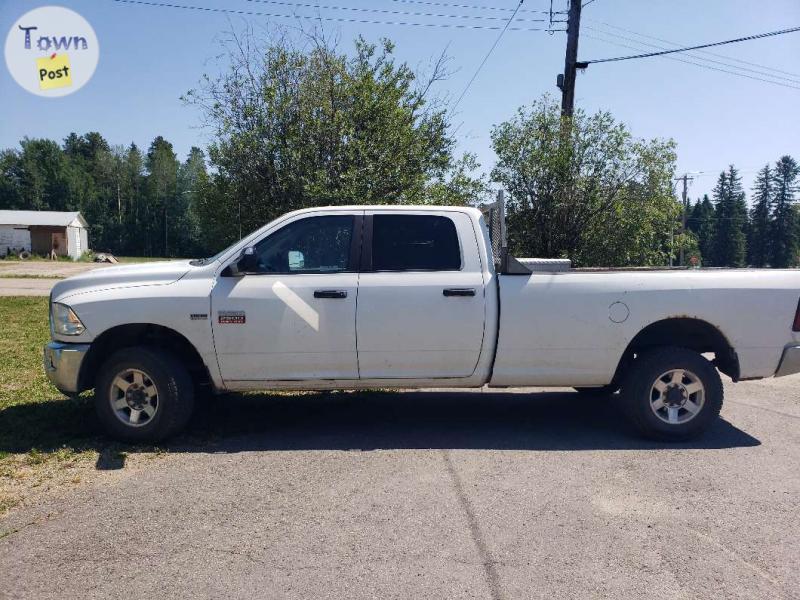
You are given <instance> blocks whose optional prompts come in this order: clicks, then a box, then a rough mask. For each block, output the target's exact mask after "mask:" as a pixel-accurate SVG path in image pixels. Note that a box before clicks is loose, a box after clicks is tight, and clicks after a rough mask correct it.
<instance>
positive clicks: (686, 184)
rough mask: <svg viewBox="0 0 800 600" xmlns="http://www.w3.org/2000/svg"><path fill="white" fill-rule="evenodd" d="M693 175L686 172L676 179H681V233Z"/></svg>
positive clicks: (682, 263) (684, 231)
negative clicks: (690, 175)
mask: <svg viewBox="0 0 800 600" xmlns="http://www.w3.org/2000/svg"><path fill="white" fill-rule="evenodd" d="M693 179H694V177H689V174H688V173H684V174H683V177H678V181H683V194H681V233H686V211H687V209H688V208H689V198H688V196H687V195H688V193H689V181H690V180H693ZM678 264H679V265H680V266H684V256H683V246H682V245H681V256H680V262H679V263H678Z"/></svg>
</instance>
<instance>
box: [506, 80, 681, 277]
mask: <svg viewBox="0 0 800 600" xmlns="http://www.w3.org/2000/svg"><path fill="white" fill-rule="evenodd" d="M565 128H566V129H565ZM565 138H566V141H565ZM492 146H493V148H494V151H495V153H496V154H497V163H496V166H495V168H494V170H493V171H492V179H493V180H494V181H496V182H498V183H500V184H501V185H502V186H503V187H504V188H505V189H506V190H508V191H509V193H510V195H511V198H510V201H509V203H508V235H509V246H510V248H511V250H512V252H514V253H516V254H517V255H525V256H539V257H562V256H565V257H569V258H570V259H572V260H573V262H574V263H575V264H577V265H596V266H613V265H651V264H664V263H665V262H667V261H668V259H669V255H670V253H671V252H672V251H673V250H674V248H671V247H670V237H671V236H670V234H671V233H672V232H673V231H674V229H675V228H676V226H677V220H678V217H679V215H680V211H681V205H680V203H679V202H678V201H677V200H676V199H675V198H674V196H673V191H672V178H673V174H674V170H675V169H674V166H675V152H674V143H673V142H671V141H663V140H653V141H643V140H637V139H634V138H633V137H632V135H631V134H630V132H629V131H628V130H627V128H626V127H625V126H624V125H623V124H621V123H617V122H616V121H615V120H614V118H613V117H612V116H611V115H610V114H609V113H606V112H598V113H596V114H594V115H587V114H585V113H584V112H583V111H580V110H579V111H576V113H575V115H574V117H573V118H572V119H569V120H567V121H566V122H564V121H562V117H561V111H560V107H559V105H558V104H557V103H556V102H555V101H554V100H553V99H552V98H550V97H547V96H546V97H544V98H543V99H541V100H539V101H537V102H535V103H534V104H533V105H532V106H530V107H527V108H526V107H523V108H520V109H519V111H518V112H517V115H516V116H515V117H514V118H513V119H512V120H510V121H507V122H505V123H501V124H500V125H498V126H496V127H495V128H494V129H493V131H492Z"/></svg>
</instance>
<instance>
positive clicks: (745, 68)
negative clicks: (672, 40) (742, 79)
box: [587, 26, 800, 85]
mask: <svg viewBox="0 0 800 600" xmlns="http://www.w3.org/2000/svg"><path fill="white" fill-rule="evenodd" d="M587 29H590V30H592V31H596V32H598V33H602V34H603V35H611V36H614V37H615V38H619V39H621V40H627V41H629V42H633V43H634V44H638V45H639V46H640V47H641V46H648V47H650V48H658V49H660V50H665V48H664V46H659V45H657V44H651V43H649V42H643V41H641V40H636V39H632V38H629V37H626V36H624V35H620V34H618V33H613V32H610V31H605V30H603V29H598V28H596V27H591V26H589V27H587ZM686 56H690V57H691V58H694V59H695V60H702V61H706V62H710V63H713V64H716V65H722V66H724V67H730V68H731V69H737V70H740V71H748V72H750V73H756V74H757V75H763V76H764V77H772V78H773V79H780V80H783V81H788V82H790V83H795V84H798V85H800V76H797V78H796V79H792V78H789V77H785V76H783V75H773V74H772V73H770V72H768V71H761V70H758V69H751V68H749V67H740V66H738V65H732V64H730V63H726V62H723V61H721V60H714V59H713V58H705V57H703V56H696V55H695V54H687V55H686Z"/></svg>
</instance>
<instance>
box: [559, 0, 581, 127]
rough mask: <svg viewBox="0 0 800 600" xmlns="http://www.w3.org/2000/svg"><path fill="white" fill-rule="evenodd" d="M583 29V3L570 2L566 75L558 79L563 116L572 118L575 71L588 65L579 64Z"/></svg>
mask: <svg viewBox="0 0 800 600" xmlns="http://www.w3.org/2000/svg"><path fill="white" fill-rule="evenodd" d="M580 29H581V1H580V0H570V3H569V14H568V16H567V53H566V56H565V57H564V73H563V74H562V75H559V77H558V88H559V89H560V90H561V115H562V116H564V117H571V116H572V111H573V108H574V107H575V71H576V70H577V69H585V68H586V66H587V65H586V63H579V62H578V35H579V33H580Z"/></svg>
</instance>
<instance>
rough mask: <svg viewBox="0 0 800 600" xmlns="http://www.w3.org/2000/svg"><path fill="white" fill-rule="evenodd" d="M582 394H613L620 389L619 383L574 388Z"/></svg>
mask: <svg viewBox="0 0 800 600" xmlns="http://www.w3.org/2000/svg"><path fill="white" fill-rule="evenodd" d="M572 389H574V390H575V391H576V392H578V393H579V394H581V395H582V396H611V395H612V394H616V393H617V391H618V390H619V386H618V385H611V384H609V385H601V386H599V387H576V388H572Z"/></svg>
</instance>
